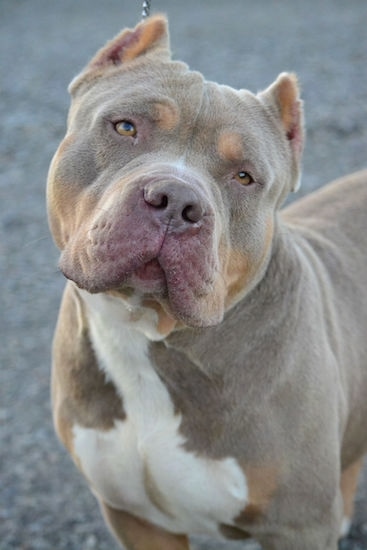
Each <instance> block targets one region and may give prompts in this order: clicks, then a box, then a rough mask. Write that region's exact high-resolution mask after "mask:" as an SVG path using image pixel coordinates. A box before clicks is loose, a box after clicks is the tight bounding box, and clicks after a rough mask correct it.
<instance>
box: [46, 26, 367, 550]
mask: <svg viewBox="0 0 367 550" xmlns="http://www.w3.org/2000/svg"><path fill="white" fill-rule="evenodd" d="M72 93H73V98H74V102H73V105H72V108H71V112H70V118H69V127H68V134H67V136H66V138H65V140H64V142H63V143H62V144H61V146H60V149H59V151H58V153H57V154H56V155H55V159H54V161H53V165H52V167H51V170H50V176H49V188H48V198H49V212H50V224H51V228H52V231H53V234H54V237H55V240H56V242H57V244H58V246H59V247H60V248H61V250H62V256H61V262H60V265H61V269H62V270H63V272H64V273H65V274H66V276H67V277H68V278H69V279H71V281H72V282H69V283H68V284H67V287H66V291H65V295H64V299H63V304H62V308H61V312H60V317H59V322H58V327H57V331H56V336H55V343H54V374H53V402H54V412H55V423H56V427H57V431H58V433H59V435H60V438H61V439H62V441H63V442H64V444H65V445H66V447H67V448H68V450H69V451H70V453H71V454H72V456H73V458H74V460H75V462H76V464H77V465H78V467H79V468H80V469H81V470H82V472H83V474H84V475H85V477H86V478H87V480H88V481H89V483H90V485H91V487H92V489H93V492H94V493H95V494H96V496H97V498H98V499H99V501H100V503H101V507H102V510H103V512H104V514H105V517H106V519H107V521H108V522H109V524H110V526H111V528H112V530H113V532H114V534H115V535H116V537H117V538H118V540H119V541H121V542H123V543H124V544H125V545H126V547H127V548H128V549H131V550H132V549H135V550H145V549H146V550H165V549H167V550H168V549H173V550H185V549H187V548H188V541H187V538H186V535H189V534H206V535H209V536H213V537H222V538H223V537H224V538H233V537H235V538H246V537H247V536H253V537H255V538H257V539H258V540H259V541H260V543H261V544H262V546H263V548H264V549H265V550H272V549H274V550H309V549H310V548H312V549H313V550H336V548H337V539H338V537H339V536H340V534H341V533H342V531H345V530H346V528H347V525H348V522H349V521H350V519H351V515H352V507H353V498H354V492H355V488H356V483H357V476H358V472H359V470H360V467H361V465H362V457H363V454H364V452H366V450H367V427H366V426H367V425H366V418H367V399H366V398H365V395H366V391H367V364H366V363H367V338H366V334H365V331H366V326H367V293H366V292H365V288H366V287H367V258H366V254H365V251H366V250H367V230H366V206H367V173H360V174H356V175H354V176H351V177H350V178H346V179H345V180H340V181H338V182H336V183H334V184H332V185H330V186H327V187H325V188H324V189H323V190H322V191H320V192H318V193H315V194H313V195H310V196H309V197H307V198H305V199H303V200H301V201H299V202H298V203H296V204H295V205H293V206H291V207H289V208H288V209H286V210H284V211H282V213H279V211H278V208H279V206H280V205H281V203H282V202H283V200H284V197H285V196H286V195H287V193H288V192H289V191H291V190H293V189H295V188H296V187H297V181H298V177H299V163H300V157H301V151H302V114H301V105H300V101H299V99H298V92H297V85H296V82H295V79H294V77H292V76H289V75H282V76H281V77H279V79H278V80H277V81H276V83H275V84H273V85H272V86H271V87H270V88H269V89H268V90H266V91H265V92H262V93H261V94H258V95H257V96H255V95H252V94H250V93H249V92H247V91H242V92H236V91H234V90H232V89H230V88H227V87H224V86H219V85H216V84H213V83H208V82H205V81H204V80H203V78H202V77H201V75H199V74H198V73H192V72H190V71H189V70H188V69H187V67H186V66H185V65H183V64H180V63H173V62H171V61H170V60H169V50H168V46H167V34H166V27H165V22H164V20H163V19H162V18H160V17H157V18H151V19H149V20H148V21H147V22H145V23H143V24H141V25H139V26H138V27H137V29H135V30H134V31H126V32H124V33H123V34H122V35H120V36H119V37H117V38H116V39H115V40H114V41H113V42H111V43H110V44H108V45H107V46H106V47H105V48H104V49H103V50H101V52H99V53H98V54H97V56H96V57H95V58H94V59H93V60H92V62H91V63H90V65H89V66H88V67H87V69H86V71H85V72H83V73H82V75H81V76H80V77H79V78H78V79H77V80H76V81H75V82H74V83H73V85H72Z"/></svg>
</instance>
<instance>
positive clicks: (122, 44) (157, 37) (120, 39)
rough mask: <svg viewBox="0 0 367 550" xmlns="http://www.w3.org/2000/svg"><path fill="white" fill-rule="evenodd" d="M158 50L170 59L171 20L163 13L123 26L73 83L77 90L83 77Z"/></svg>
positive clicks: (99, 72)
mask: <svg viewBox="0 0 367 550" xmlns="http://www.w3.org/2000/svg"><path fill="white" fill-rule="evenodd" d="M148 53H151V54H155V55H157V56H159V57H160V58H161V59H167V60H169V59H170V55H171V54H170V47H169V35H168V22H167V19H166V17H165V16H164V15H155V16H153V17H149V18H148V19H145V20H144V21H142V22H141V23H139V24H138V25H137V26H136V27H135V28H134V29H124V30H123V31H122V32H121V33H120V34H118V35H117V36H116V37H115V38H113V39H112V40H110V41H109V42H107V44H106V45H105V46H104V47H103V48H101V49H100V50H99V51H98V52H97V53H96V55H95V56H94V57H93V58H92V59H91V61H90V62H89V63H88V65H87V67H86V68H85V69H84V71H83V72H82V73H81V74H80V75H79V76H77V77H76V78H75V79H74V80H73V81H72V82H71V84H70V86H69V91H70V92H71V93H74V92H75V91H76V89H77V88H78V87H79V85H80V83H81V82H82V81H86V80H87V81H89V80H91V77H92V76H93V74H94V75H98V74H101V73H102V74H103V73H104V72H105V71H106V70H108V69H110V68H116V67H118V66H123V65H124V64H126V63H128V62H130V61H133V60H134V59H137V58H139V57H141V56H143V55H145V54H148Z"/></svg>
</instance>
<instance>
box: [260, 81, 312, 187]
mask: <svg viewBox="0 0 367 550" xmlns="http://www.w3.org/2000/svg"><path fill="white" fill-rule="evenodd" d="M258 97H259V98H260V99H261V100H262V101H263V102H264V103H265V105H266V106H267V107H268V108H269V109H270V110H271V112H272V113H273V115H275V117H276V118H277V119H278V120H279V121H280V123H281V126H282V128H283V129H284V132H285V135H286V137H287V139H288V141H289V143H290V146H291V150H292V153H293V157H294V178H293V180H294V181H293V184H292V191H297V190H298V188H299V179H300V162H301V158H302V152H303V143H304V130H303V102H302V101H301V99H300V96H299V87H298V82H297V77H296V75H294V74H292V73H281V74H280V75H279V76H278V78H277V79H276V81H275V82H274V83H273V84H272V85H271V86H269V88H267V89H266V90H265V91H263V92H260V93H259V94H258Z"/></svg>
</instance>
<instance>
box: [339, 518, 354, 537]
mask: <svg viewBox="0 0 367 550" xmlns="http://www.w3.org/2000/svg"><path fill="white" fill-rule="evenodd" d="M351 526H352V522H351V521H350V519H349V518H347V517H344V518H343V521H342V524H341V528H340V536H341V537H346V536H347V535H348V533H349V530H350V528H351Z"/></svg>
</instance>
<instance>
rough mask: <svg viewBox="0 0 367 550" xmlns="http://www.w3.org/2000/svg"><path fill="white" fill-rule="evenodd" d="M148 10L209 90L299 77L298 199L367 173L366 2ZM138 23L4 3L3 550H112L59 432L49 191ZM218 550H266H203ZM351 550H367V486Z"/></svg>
mask: <svg viewBox="0 0 367 550" xmlns="http://www.w3.org/2000/svg"><path fill="white" fill-rule="evenodd" d="M152 7H153V12H156V11H160V12H166V13H167V14H168V16H169V18H170V29H171V42H172V51H173V56H174V57H175V58H176V59H177V58H180V59H182V60H184V61H186V62H187V63H188V64H189V65H190V66H191V67H192V68H193V69H197V70H199V71H201V72H203V73H204V75H205V76H206V77H207V79H209V80H216V81H219V82H220V83H224V84H229V85H231V86H234V87H244V88H248V89H250V90H252V91H258V90H260V89H262V88H265V87H266V86H268V84H270V83H271V82H272V81H273V80H274V79H275V78H276V76H277V75H278V73H280V72H282V71H284V70H290V71H295V72H296V73H297V74H298V76H299V79H300V83H301V87H302V95H303V99H304V100H305V109H306V125H307V141H306V150H305V156H304V175H303V184H302V187H301V190H300V192H299V193H298V196H300V195H302V194H305V193H309V192H310V191H312V190H314V189H316V188H317V187H319V186H321V185H323V184H324V183H326V182H327V181H328V180H330V179H333V178H336V177H339V176H342V175H344V174H346V173H348V172H351V171H354V170H358V169H361V168H363V167H367V32H366V29H367V2H366V0H349V1H343V0H308V1H300V0H284V1H283V0H279V1H276V2H275V1H271V0H257V1H256V2H253V1H251V0H226V1H220V0H206V1H205V0H203V1H196V0H185V1H180V0H153V6H152ZM140 13H141V2H140V0H139V1H135V0H104V1H103V2H102V1H99V0H79V1H78V2H76V1H75V0H63V1H62V2H61V1H55V0H0V114H1V117H0V363H1V371H0V429H1V432H0V436H1V441H0V453H1V457H0V493H1V494H0V550H13V549H17V550H19V549H21V550H43V549H45V550H50V549H57V550H88V549H89V550H92V549H98V550H107V549H109V550H111V549H112V548H114V543H113V541H112V539H111V538H110V536H109V535H108V533H107V531H106V529H105V527H104V525H103V522H102V519H101V517H100V514H99V510H98V506H97V504H96V502H95V500H94V498H93V496H92V495H91V494H90V492H89V490H88V489H87V487H86V485H85V484H84V482H83V480H82V478H81V476H80V475H79V474H78V473H77V472H76V470H75V468H74V466H73V465H72V463H71V460H70V459H69V457H68V456H67V455H66V453H65V451H64V450H63V448H62V447H61V445H60V444H59V443H58V441H57V440H56V437H55V435H54V432H53V427H52V421H51V409H50V399H49V380H50V346H51V339H52V334H53V329H54V325H55V321H56V316H57V311H58V306H59V301H60V297H61V292H62V288H63V285H64V281H63V278H62V276H61V275H60V274H59V273H58V269H57V258H58V253H57V251H56V249H55V247H54V245H53V243H52V240H51V238H50V236H49V232H48V227H47V217H46V209H45V199H44V190H45V182H46V175H47V169H48V165H49V162H50V160H51V157H52V155H53V153H54V151H55V149H56V147H57V145H58V143H59V141H60V140H61V139H62V137H63V134H64V132H65V120H66V114H67V109H68V103H69V98H68V94H67V91H66V88H67V85H68V83H69V81H70V80H71V79H72V77H73V76H74V75H75V74H76V73H78V72H79V71H80V70H81V68H82V67H83V66H84V65H85V64H86V62H87V61H88V59H89V58H90V57H91V56H92V55H93V54H94V53H95V51H96V50H97V49H98V48H99V47H101V46H102V45H103V44H104V43H105V42H106V41H107V40H108V39H110V38H112V37H113V36H114V35H115V34H116V33H117V32H118V31H119V30H120V29H121V28H122V27H124V26H134V25H135V24H136V23H137V21H138V20H139V19H140ZM294 198H296V197H293V196H292V199H294ZM209 547H210V548H215V549H218V550H219V549H220V550H224V549H228V550H234V549H239V548H246V549H249V548H253V549H255V548H258V547H257V546H256V545H254V544H252V543H248V544H246V545H244V544H243V543H230V544H226V545H224V544H214V545H210V546H208V544H207V543H206V542H205V541H200V540H195V541H194V548H195V549H197V550H198V549H201V550H204V549H206V548H209ZM342 548H343V550H363V549H367V483H366V481H365V482H362V485H361V490H360V493H359V496H358V502H357V513H356V519H355V525H354V529H353V531H352V535H351V537H349V539H348V540H346V541H344V542H343V545H342ZM295 550H296V549H295ZM310 550H312V549H310Z"/></svg>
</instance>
